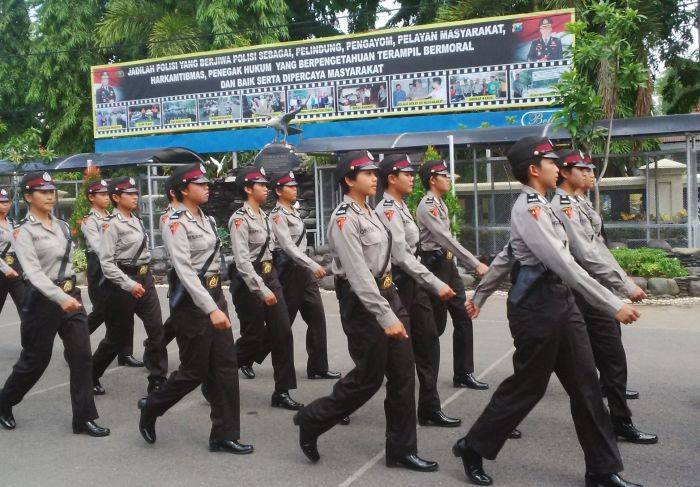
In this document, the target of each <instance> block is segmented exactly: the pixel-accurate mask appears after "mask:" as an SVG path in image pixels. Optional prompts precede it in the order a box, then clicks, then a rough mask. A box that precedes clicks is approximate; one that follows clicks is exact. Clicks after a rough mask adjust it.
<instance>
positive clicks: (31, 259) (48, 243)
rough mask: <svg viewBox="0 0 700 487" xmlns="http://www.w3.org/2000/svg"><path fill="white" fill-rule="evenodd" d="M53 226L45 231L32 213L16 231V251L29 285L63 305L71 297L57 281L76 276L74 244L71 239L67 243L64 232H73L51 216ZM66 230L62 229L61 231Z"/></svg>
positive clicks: (14, 233)
mask: <svg viewBox="0 0 700 487" xmlns="http://www.w3.org/2000/svg"><path fill="white" fill-rule="evenodd" d="M50 218H51V223H50V226H49V227H48V228H47V227H45V226H44V225H43V224H42V223H41V222H40V221H39V220H38V219H37V218H36V217H35V216H34V215H33V214H32V213H31V212H28V213H27V216H26V218H25V219H24V220H23V221H22V222H20V223H19V224H18V225H17V226H16V228H15V229H14V230H13V233H12V235H13V238H14V248H15V252H16V254H17V258H18V259H19V263H20V264H21V265H22V269H23V270H24V274H25V276H26V277H27V279H29V282H30V283H31V284H32V286H34V287H35V288H37V289H38V290H39V292H41V294H43V295H44V296H46V297H47V298H48V299H50V300H51V301H53V302H54V303H56V304H58V305H61V304H63V303H65V302H66V300H68V298H69V297H70V296H68V295H67V294H66V293H65V292H63V290H62V289H61V288H59V287H58V286H57V285H56V284H55V283H54V281H56V280H58V279H59V277H61V278H65V277H70V276H72V275H73V266H72V261H73V243H72V242H71V240H70V238H68V240H66V234H65V233H64V232H65V231H68V235H69V237H70V229H69V227H68V223H66V222H64V221H63V220H59V219H58V218H56V217H54V216H51V217H50ZM62 226H63V228H61V227H62ZM68 246H70V249H71V250H70V252H68V262H67V264H66V267H65V269H64V272H63V276H59V275H58V272H59V270H60V269H61V262H62V261H63V257H64V256H65V254H66V248H67V247H68Z"/></svg>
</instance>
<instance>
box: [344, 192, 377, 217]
mask: <svg viewBox="0 0 700 487" xmlns="http://www.w3.org/2000/svg"><path fill="white" fill-rule="evenodd" d="M343 203H347V204H348V205H349V206H350V208H352V209H353V210H354V211H355V212H356V213H359V214H361V215H369V213H370V212H368V211H363V210H362V207H361V206H360V205H359V204H358V203H357V201H355V200H354V199H352V197H350V195H347V194H345V195H343Z"/></svg>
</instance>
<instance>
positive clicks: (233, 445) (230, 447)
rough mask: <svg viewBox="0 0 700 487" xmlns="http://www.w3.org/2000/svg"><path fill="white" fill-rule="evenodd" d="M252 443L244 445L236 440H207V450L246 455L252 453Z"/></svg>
mask: <svg viewBox="0 0 700 487" xmlns="http://www.w3.org/2000/svg"><path fill="white" fill-rule="evenodd" d="M253 450H254V448H253V445H244V444H243V443H240V442H239V441H238V440H209V451H211V452H219V451H221V452H225V453H233V454H234V455H248V454H249V453H253Z"/></svg>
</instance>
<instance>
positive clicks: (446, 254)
mask: <svg viewBox="0 0 700 487" xmlns="http://www.w3.org/2000/svg"><path fill="white" fill-rule="evenodd" d="M421 257H423V260H432V261H433V262H434V261H436V260H438V259H444V260H452V259H454V257H455V256H454V254H453V253H452V251H451V250H425V251H423V252H421Z"/></svg>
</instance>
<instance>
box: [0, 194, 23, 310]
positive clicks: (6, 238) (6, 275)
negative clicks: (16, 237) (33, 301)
mask: <svg viewBox="0 0 700 487" xmlns="http://www.w3.org/2000/svg"><path fill="white" fill-rule="evenodd" d="M11 206H12V200H11V199H10V195H9V194H8V193H7V190H6V189H4V188H3V189H0V311H2V308H3V307H4V306H5V301H6V300H7V295H8V294H9V295H10V296H11V297H12V301H14V303H15V306H16V307H17V311H18V312H19V311H20V310H21V309H22V299H23V297H24V288H25V285H24V279H23V276H22V274H23V272H22V267H21V266H20V265H19V260H18V259H17V254H16V253H15V251H14V248H13V246H12V232H13V226H14V222H13V221H12V220H10V219H9V218H8V217H7V214H8V213H9V212H10V207H11Z"/></svg>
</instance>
